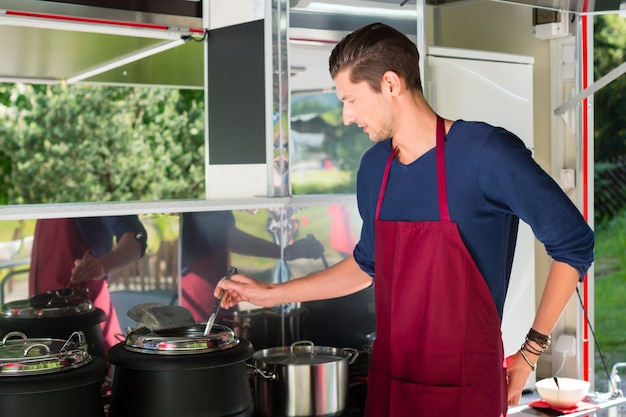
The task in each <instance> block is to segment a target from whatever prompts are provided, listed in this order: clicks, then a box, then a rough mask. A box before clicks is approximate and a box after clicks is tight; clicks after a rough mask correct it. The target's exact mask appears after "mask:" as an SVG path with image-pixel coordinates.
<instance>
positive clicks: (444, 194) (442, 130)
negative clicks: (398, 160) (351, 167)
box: [375, 115, 450, 222]
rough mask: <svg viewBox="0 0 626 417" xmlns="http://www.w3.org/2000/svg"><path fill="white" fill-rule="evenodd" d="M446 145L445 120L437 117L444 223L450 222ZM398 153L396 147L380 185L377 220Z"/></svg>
mask: <svg viewBox="0 0 626 417" xmlns="http://www.w3.org/2000/svg"><path fill="white" fill-rule="evenodd" d="M445 144H446V128H445V125H444V122H443V118H442V117H441V116H439V115H437V144H436V159H437V195H438V197H439V219H440V221H443V222H449V221H450V211H449V210H448V193H447V191H446V161H445V158H444V147H445ZM397 153H398V147H397V146H396V147H395V148H394V149H393V151H392V152H391V154H390V155H389V158H388V159H387V164H386V165H385V172H384V174H383V179H382V181H381V184H380V191H379V192H378V202H377V203H376V218H375V219H376V220H379V219H380V209H381V207H382V205H383V197H384V195H385V190H386V189H387V180H388V179H389V172H390V171H391V163H392V162H393V158H394V157H395V156H396V154H397Z"/></svg>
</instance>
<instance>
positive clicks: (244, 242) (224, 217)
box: [179, 211, 324, 322]
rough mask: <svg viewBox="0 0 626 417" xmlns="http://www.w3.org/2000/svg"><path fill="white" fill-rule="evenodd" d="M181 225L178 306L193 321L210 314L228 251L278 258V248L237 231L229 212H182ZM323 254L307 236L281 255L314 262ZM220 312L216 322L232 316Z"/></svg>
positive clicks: (229, 313)
mask: <svg viewBox="0 0 626 417" xmlns="http://www.w3.org/2000/svg"><path fill="white" fill-rule="evenodd" d="M181 223H182V225H181V285H180V287H181V290H180V297H179V298H180V305H182V306H183V307H185V308H187V309H188V310H190V311H191V313H192V315H193V317H194V319H195V320H197V321H206V320H207V319H208V317H209V315H210V314H211V311H212V309H213V305H214V303H215V297H214V296H213V292H214V290H215V284H216V283H217V282H218V281H219V280H220V279H222V278H223V277H224V275H225V274H226V271H227V270H228V268H229V267H230V266H231V265H230V252H231V251H232V252H235V253H238V254H241V255H250V256H257V257H261V258H274V259H279V258H280V255H281V253H280V252H281V251H280V246H279V245H277V244H275V243H273V242H271V241H269V240H265V239H261V238H259V237H256V236H253V235H251V234H248V233H246V232H244V231H242V230H240V229H238V228H237V227H236V224H235V217H234V215H233V213H232V212H231V211H208V212H190V213H183V214H182V216H181ZM323 252H324V247H323V246H322V244H321V243H320V242H319V241H317V240H316V239H313V238H310V237H308V238H305V239H300V240H297V241H295V242H293V243H292V244H290V245H289V246H286V247H285V250H284V253H283V256H284V259H285V260H286V261H290V260H293V259H298V258H314V259H315V258H320V257H321V256H322V253H323ZM220 313H221V314H220V315H218V319H217V322H220V319H221V318H223V317H224V316H223V315H224V314H226V315H232V311H231V312H229V311H220Z"/></svg>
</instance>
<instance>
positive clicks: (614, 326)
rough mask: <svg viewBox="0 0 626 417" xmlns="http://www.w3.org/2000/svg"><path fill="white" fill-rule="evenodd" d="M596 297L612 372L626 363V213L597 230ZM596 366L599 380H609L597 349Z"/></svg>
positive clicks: (597, 319)
mask: <svg viewBox="0 0 626 417" xmlns="http://www.w3.org/2000/svg"><path fill="white" fill-rule="evenodd" d="M594 297H595V311H594V313H595V326H594V327H595V333H596V337H597V339H598V340H597V341H598V344H599V345H600V349H601V350H602V354H603V356H604V360H605V363H606V366H607V368H608V370H609V372H610V370H611V367H612V366H613V365H614V364H615V363H617V362H624V361H626V315H625V314H624V307H625V306H626V302H625V300H626V212H624V213H622V215H621V216H618V217H616V218H614V219H613V220H611V221H610V222H607V223H605V224H602V225H599V226H598V227H596V261H595V291H594ZM595 362H596V363H595V372H596V379H597V380H606V376H605V371H604V367H603V365H602V362H601V360H600V355H599V353H598V351H597V349H596V361H595ZM598 388H603V387H602V386H600V387H598Z"/></svg>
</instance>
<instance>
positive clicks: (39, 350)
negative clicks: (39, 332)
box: [0, 332, 107, 417]
mask: <svg viewBox="0 0 626 417" xmlns="http://www.w3.org/2000/svg"><path fill="white" fill-rule="evenodd" d="M16 334H17V335H19V332H11V333H9V335H16ZM74 335H80V337H79V339H77V340H73V339H72V338H73V336H74ZM21 336H22V337H23V339H21V338H18V339H13V338H9V339H8V340H7V339H6V336H5V338H3V339H2V341H1V342H0V415H1V416H7V417H8V416H10V417H32V416H47V417H104V415H105V413H104V405H103V401H102V394H101V386H102V382H103V381H104V378H105V375H106V373H107V365H106V363H105V361H104V359H102V358H100V357H97V356H91V355H89V354H88V353H87V348H86V344H85V340H84V335H82V333H80V332H76V333H74V334H73V335H72V336H71V337H70V339H68V340H61V339H50V338H30V337H27V336H26V335H23V334H22V335H21Z"/></svg>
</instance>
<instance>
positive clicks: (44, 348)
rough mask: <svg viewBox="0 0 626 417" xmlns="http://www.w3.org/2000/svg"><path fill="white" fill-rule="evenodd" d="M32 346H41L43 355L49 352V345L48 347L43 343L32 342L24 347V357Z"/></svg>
mask: <svg viewBox="0 0 626 417" xmlns="http://www.w3.org/2000/svg"><path fill="white" fill-rule="evenodd" d="M33 348H43V350H44V352H45V353H44V355H47V354H49V353H50V347H48V345H46V344H44V343H33V344H32V345H28V346H26V348H25V349H24V357H27V356H28V352H30V350H31V349H33Z"/></svg>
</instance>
